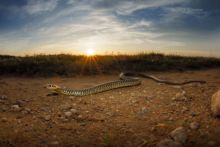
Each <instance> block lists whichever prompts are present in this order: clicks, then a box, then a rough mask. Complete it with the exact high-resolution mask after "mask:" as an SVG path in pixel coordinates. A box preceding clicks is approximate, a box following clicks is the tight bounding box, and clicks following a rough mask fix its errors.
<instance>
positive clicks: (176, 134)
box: [170, 127, 187, 144]
mask: <svg viewBox="0 0 220 147" xmlns="http://www.w3.org/2000/svg"><path fill="white" fill-rule="evenodd" d="M185 132H186V131H185V129H184V128H183V127H178V128H176V129H175V130H173V131H172V132H171V133H170V136H171V137H172V139H173V140H175V141H176V142H179V143H181V144H185V143H186V140H187V135H186V133H185Z"/></svg>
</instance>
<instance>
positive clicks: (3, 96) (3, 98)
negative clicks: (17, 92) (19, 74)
mask: <svg viewBox="0 0 220 147" xmlns="http://www.w3.org/2000/svg"><path fill="white" fill-rule="evenodd" d="M7 98H8V97H7V96H6V95H1V96H0V99H1V100H6V99H7Z"/></svg>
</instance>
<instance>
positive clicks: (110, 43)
mask: <svg viewBox="0 0 220 147" xmlns="http://www.w3.org/2000/svg"><path fill="white" fill-rule="evenodd" d="M191 2H192V1H191V0H158V1H155V0H137V1H133V0H111V1H106V0H63V1H61V0H47V1H45V0H36V1H34V0H28V1H27V3H22V5H21V6H20V5H19V6H17V7H20V8H21V11H22V12H21V14H22V15H21V16H22V17H21V18H19V20H20V21H21V20H24V24H22V27H21V28H20V29H14V30H13V29H11V30H10V31H6V32H5V33H1V35H0V43H1V46H0V48H1V49H2V51H3V50H4V51H6V49H9V50H10V48H15V49H16V50H14V52H16V51H19V53H21V52H23V53H31V52H33V51H34V53H37V52H38V53H40V52H50V53H51V52H72V53H82V51H83V49H87V48H95V49H96V50H98V52H99V53H104V52H106V51H116V50H117V49H121V50H120V51H121V52H124V53H128V52H135V51H137V50H136V49H138V48H139V49H140V50H138V51H145V50H147V49H155V48H156V49H160V50H166V49H167V48H181V49H187V48H193V49H197V48H199V49H200V48H204V47H205V45H204V44H205V43H206V44H209V45H210V46H212V47H217V44H216V43H213V41H210V40H211V38H213V37H212V36H211V35H209V38H210V39H208V40H206V39H205V38H202V37H201V32H203V31H204V30H206V31H209V30H210V28H211V27H212V25H211V24H209V25H208V21H207V20H211V22H212V21H213V20H212V19H211V18H213V17H210V16H213V14H212V11H211V10H207V9H205V8H204V6H203V7H195V6H194V5H193V4H191ZM215 13H216V12H215ZM214 18H216V16H214ZM0 19H1V17H0ZM216 20H217V24H218V19H216ZM0 28H1V23H0ZM216 28H217V26H216ZM218 28H219V27H218ZM216 32H217V33H216V35H215V38H216V37H217V36H220V35H219V34H220V33H218V31H216ZM217 38H218V37H217ZM10 42H13V44H11V43H10ZM210 42H211V43H210ZM1 49H0V51H1ZM114 49H115V50H114ZM11 51H12V50H11Z"/></svg>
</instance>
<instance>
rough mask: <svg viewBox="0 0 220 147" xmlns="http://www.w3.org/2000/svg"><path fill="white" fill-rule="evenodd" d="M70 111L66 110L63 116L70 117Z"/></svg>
mask: <svg viewBox="0 0 220 147" xmlns="http://www.w3.org/2000/svg"><path fill="white" fill-rule="evenodd" d="M72 114H73V113H72V112H71V111H67V112H65V113H64V115H65V117H71V116H72Z"/></svg>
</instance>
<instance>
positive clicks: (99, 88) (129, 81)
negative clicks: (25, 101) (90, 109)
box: [46, 72, 206, 96]
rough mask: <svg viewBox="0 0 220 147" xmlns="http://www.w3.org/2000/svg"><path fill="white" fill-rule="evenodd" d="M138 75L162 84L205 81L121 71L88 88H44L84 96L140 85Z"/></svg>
mask: <svg viewBox="0 0 220 147" xmlns="http://www.w3.org/2000/svg"><path fill="white" fill-rule="evenodd" d="M139 77H142V78H146V79H150V80H153V81H155V82H157V83H163V84H168V85H186V84H190V83H200V84H205V83H206V81H203V80H188V81H183V82H176V81H168V80H163V79H160V78H158V77H156V76H153V75H147V74H144V73H135V72H122V73H121V74H120V75H119V78H120V79H119V80H115V81H110V82H107V83H102V84H99V85H96V86H93V87H89V88H83V89H69V88H62V87H60V86H58V85H56V84H47V85H46V88H47V89H50V90H53V91H54V92H56V93H61V94H64V95H69V96H86V95H92V94H97V93H101V92H104V91H108V90H113V89H117V88H122V87H130V86H137V85H140V84H141V80H140V78H139Z"/></svg>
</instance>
